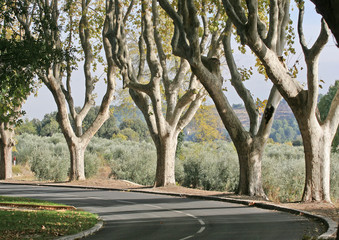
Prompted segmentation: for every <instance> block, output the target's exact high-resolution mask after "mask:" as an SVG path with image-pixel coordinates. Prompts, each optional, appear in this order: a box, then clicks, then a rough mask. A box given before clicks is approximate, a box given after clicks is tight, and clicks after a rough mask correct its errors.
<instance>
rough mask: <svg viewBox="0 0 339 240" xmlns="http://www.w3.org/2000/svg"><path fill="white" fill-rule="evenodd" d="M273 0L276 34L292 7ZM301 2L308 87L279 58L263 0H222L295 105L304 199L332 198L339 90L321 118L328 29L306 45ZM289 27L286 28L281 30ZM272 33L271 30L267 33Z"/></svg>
mask: <svg viewBox="0 0 339 240" xmlns="http://www.w3.org/2000/svg"><path fill="white" fill-rule="evenodd" d="M285 2H289V0H283V1H276V0H271V1H270V11H269V17H270V18H271V19H272V20H271V21H273V22H272V23H273V25H270V29H272V30H271V32H272V33H274V34H278V33H279V28H278V26H279V25H278V24H277V23H278V21H277V20H278V19H279V18H280V17H282V16H286V15H288V14H289V9H281V8H280V7H279V5H280V4H281V3H285ZM298 2H299V8H300V13H299V20H298V32H299V41H300V44H301V46H302V50H303V53H304V56H305V61H306V66H307V89H304V88H303V86H302V85H301V84H300V83H299V82H298V81H297V80H296V78H294V76H291V75H290V74H289V72H288V71H286V68H285V67H284V66H283V65H282V64H281V62H280V57H281V56H279V55H278V54H277V53H276V52H275V51H274V49H272V45H270V44H269V42H267V40H266V36H267V34H266V32H267V29H266V26H265V25H264V24H263V23H262V21H261V19H260V17H259V15H258V1H256V0H249V1H246V4H245V5H241V2H240V1H229V0H223V5H224V9H225V11H226V12H227V14H228V16H229V18H230V19H231V20H232V22H233V23H234V25H235V26H236V28H237V32H238V34H239V35H240V38H241V41H242V43H243V44H246V45H248V46H249V47H250V48H251V49H252V51H253V52H254V53H255V54H256V55H257V56H258V58H259V59H260V60H261V62H262V63H263V65H264V66H265V69H266V72H267V74H268V76H269V77H270V79H271V80H272V82H273V83H274V85H275V86H276V87H277V89H278V90H279V92H280V93H281V95H282V96H283V97H284V99H285V100H286V101H287V103H288V104H289V106H290V107H291V109H292V111H293V113H294V115H295V117H296V119H297V121H298V125H299V128H300V132H301V135H302V138H303V145H304V152H305V162H306V178H305V188H304V193H303V197H302V200H303V201H330V150H331V142H332V139H333V137H334V135H335V132H336V129H337V127H338V124H339V91H337V93H336V95H335V97H334V99H333V101H332V104H331V107H330V110H329V114H328V115H327V117H326V119H325V120H324V121H322V120H321V119H320V117H319V115H318V113H317V99H318V84H319V83H318V59H319V55H320V52H321V50H322V49H323V47H324V46H325V44H326V42H327V40H328V37H329V29H328V27H327V25H326V23H325V21H323V20H322V24H321V32H320V34H319V37H318V38H317V40H316V41H315V43H314V44H313V46H312V47H311V48H308V47H307V45H306V40H305V37H304V34H303V28H302V22H303V12H304V11H303V9H304V4H303V1H298ZM282 30H283V31H285V30H284V29H282ZM269 34H270V31H268V35H269Z"/></svg>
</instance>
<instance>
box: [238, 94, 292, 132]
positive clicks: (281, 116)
mask: <svg viewBox="0 0 339 240" xmlns="http://www.w3.org/2000/svg"><path fill="white" fill-rule="evenodd" d="M234 106H236V108H233V109H234V111H235V113H236V114H237V116H238V118H239V119H240V121H241V122H242V124H243V125H244V126H245V127H247V128H248V127H249V125H250V122H249V118H248V115H247V112H246V109H245V107H244V106H243V105H241V106H240V105H239V104H236V105H234ZM274 119H275V120H287V121H288V122H290V121H294V120H295V117H294V115H293V112H292V110H291V108H290V107H289V106H288V104H287V102H286V101H285V100H284V99H283V100H282V101H281V102H280V104H279V106H278V109H277V111H276V112H275V116H274Z"/></svg>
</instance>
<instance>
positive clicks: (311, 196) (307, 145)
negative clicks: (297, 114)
mask: <svg viewBox="0 0 339 240" xmlns="http://www.w3.org/2000/svg"><path fill="white" fill-rule="evenodd" d="M308 120H311V121H303V123H302V124H303V127H302V128H301V129H300V132H301V135H302V138H303V144H304V152H305V165H306V171H305V174H306V177H305V188H304V193H303V197H302V200H303V201H327V202H330V201H331V198H330V152H331V142H332V141H331V139H330V138H328V137H327V136H326V135H328V131H329V128H328V127H326V126H323V127H321V126H320V125H319V123H318V120H317V119H316V118H315V117H313V118H312V119H308Z"/></svg>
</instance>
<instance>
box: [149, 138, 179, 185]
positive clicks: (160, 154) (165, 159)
mask: <svg viewBox="0 0 339 240" xmlns="http://www.w3.org/2000/svg"><path fill="white" fill-rule="evenodd" d="M174 135H175V136H173V134H168V135H166V136H164V137H162V138H160V137H159V142H158V143H155V146H156V148H157V169H156V176H155V184H154V186H155V187H162V186H167V185H175V151H176V148H177V142H178V140H177V136H176V134H174Z"/></svg>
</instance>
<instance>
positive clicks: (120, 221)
mask: <svg viewBox="0 0 339 240" xmlns="http://www.w3.org/2000/svg"><path fill="white" fill-rule="evenodd" d="M0 195H11V196H24V197H31V198H38V199H44V200H48V201H54V202H59V203H64V204H69V205H73V206H76V207H78V208H81V209H84V210H86V211H90V212H93V213H97V214H98V215H99V216H100V217H101V218H102V219H103V220H104V227H103V228H102V229H101V230H100V231H99V232H97V233H96V234H94V235H92V236H90V237H87V238H86V239H105V240H108V239H123V240H125V239H138V240H142V239H147V240H152V239H157V240H167V239H170V240H185V239H206V240H207V239H208V240H209V239H211V240H212V239H213V240H214V239H236V240H240V239H246V240H255V239H260V240H264V239H269V240H272V239H273V240H279V239H286V240H293V239H302V238H303V236H309V234H310V233H309V232H310V231H314V229H316V228H320V226H319V225H318V223H315V222H313V221H310V220H308V219H307V218H304V217H301V216H294V215H292V214H288V213H282V212H277V211H270V210H264V209H259V208H254V207H247V206H243V205H238V204H231V203H225V202H218V201H206V200H197V199H187V198H178V197H170V196H164V195H155V194H143V193H132V192H119V191H105V190H88V189H81V188H65V187H43V186H30V185H7V184H0ZM319 235H320V233H319Z"/></svg>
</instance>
